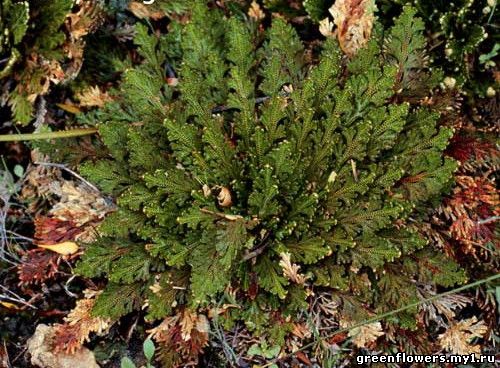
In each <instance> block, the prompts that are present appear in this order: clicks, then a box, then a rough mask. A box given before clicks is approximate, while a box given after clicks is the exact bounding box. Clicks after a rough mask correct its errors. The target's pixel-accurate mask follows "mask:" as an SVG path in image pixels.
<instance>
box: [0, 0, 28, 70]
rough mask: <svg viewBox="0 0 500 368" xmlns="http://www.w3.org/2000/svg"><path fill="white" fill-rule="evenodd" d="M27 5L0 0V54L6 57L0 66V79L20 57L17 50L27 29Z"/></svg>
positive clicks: (9, 0) (25, 3)
mask: <svg viewBox="0 0 500 368" xmlns="http://www.w3.org/2000/svg"><path fill="white" fill-rule="evenodd" d="M28 19H29V6H28V3H27V2H22V3H13V2H12V1H11V0H2V4H1V6H0V29H1V30H2V32H1V34H0V56H1V58H2V59H4V58H5V59H6V61H5V60H4V61H3V62H2V64H3V65H1V66H0V79H2V78H5V77H6V76H7V75H9V74H10V72H11V71H12V68H13V67H14V64H15V63H16V61H17V60H18V59H19V57H20V52H19V50H18V47H19V44H20V43H21V41H22V39H23V37H24V35H25V34H26V30H27V29H28Z"/></svg>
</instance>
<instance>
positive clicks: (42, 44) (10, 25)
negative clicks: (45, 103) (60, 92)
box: [0, 0, 73, 124]
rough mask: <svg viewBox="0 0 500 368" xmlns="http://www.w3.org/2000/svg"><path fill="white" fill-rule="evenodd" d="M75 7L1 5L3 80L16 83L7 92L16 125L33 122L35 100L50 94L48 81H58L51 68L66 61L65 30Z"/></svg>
mask: <svg viewBox="0 0 500 368" xmlns="http://www.w3.org/2000/svg"><path fill="white" fill-rule="evenodd" d="M72 7H73V1H72V0H55V1H43V0H34V1H29V2H28V1H22V2H13V1H11V0H2V2H1V4H0V31H1V34H0V59H2V62H1V63H0V80H1V79H4V78H6V77H11V78H12V77H14V78H15V80H16V83H17V85H16V86H15V88H14V89H13V90H12V91H5V92H7V98H6V100H7V102H8V104H9V105H10V106H11V109H12V112H13V116H14V121H15V122H18V123H22V124H27V123H28V122H29V121H30V120H31V117H32V109H33V107H32V105H33V102H34V99H35V98H36V96H37V95H38V94H43V93H46V90H47V85H48V84H49V83H50V81H49V80H48V79H50V78H54V77H53V76H52V75H51V73H55V71H49V70H50V68H55V64H54V63H57V62H59V61H62V60H63V59H64V55H65V54H64V51H63V48H62V44H63V43H64V42H65V41H66V39H67V36H66V34H65V33H64V31H63V29H61V27H62V26H63V25H64V20H65V19H66V16H67V15H68V14H69V12H70V11H71V8H72ZM21 55H23V57H21ZM14 71H16V72H17V73H16V74H15V75H14ZM57 72H59V71H57ZM61 72H62V70H61Z"/></svg>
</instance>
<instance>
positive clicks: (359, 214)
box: [77, 2, 465, 359]
mask: <svg viewBox="0 0 500 368" xmlns="http://www.w3.org/2000/svg"><path fill="white" fill-rule="evenodd" d="M414 14H415V11H414V9H413V8H411V7H405V8H404V10H403V13H402V15H401V16H400V17H399V18H398V19H397V20H396V23H395V25H394V27H393V28H392V29H391V30H390V31H388V32H387V33H386V34H385V35H384V34H383V33H382V32H381V31H379V29H378V28H375V29H374V30H373V32H372V37H371V39H370V41H369V42H368V43H367V45H366V46H364V47H363V48H361V49H359V50H358V51H357V54H356V55H354V56H352V57H351V59H349V60H348V59H346V57H345V56H343V55H342V52H341V50H340V47H339V45H338V43H337V40H335V39H333V38H331V39H327V40H326V41H325V42H324V43H323V45H322V52H321V55H320V57H319V62H318V63H317V64H316V65H313V66H310V65H307V64H306V62H305V60H306V59H305V55H306V51H305V50H304V46H303V44H302V43H301V41H300V39H299V37H298V35H297V34H296V32H295V31H294V29H293V28H292V27H291V26H290V25H288V24H287V23H286V21H285V20H283V19H280V18H276V19H274V20H273V22H272V26H270V27H269V29H268V30H267V31H266V32H264V33H263V32H262V31H261V29H262V28H261V27H259V25H258V22H259V20H258V19H246V20H241V19H238V18H236V17H233V18H229V19H228V18H225V17H224V16H223V14H222V13H221V12H219V11H218V10H216V9H211V10H208V9H207V8H206V6H205V5H202V4H200V3H198V2H196V3H195V4H194V5H193V12H192V15H191V19H190V21H189V22H188V23H187V24H186V25H184V26H183V28H182V31H179V33H176V35H175V37H172V35H171V34H167V35H162V36H159V35H154V34H149V32H148V29H147V28H146V27H145V26H141V25H138V26H137V34H136V37H135V42H136V44H137V45H138V51H139V54H140V55H141V56H142V57H143V58H144V61H143V63H142V64H141V65H139V66H137V67H135V68H131V69H129V70H128V71H127V72H126V73H125V75H124V78H123V82H122V83H121V85H120V88H119V90H117V91H116V93H115V96H114V97H115V98H114V100H113V101H112V102H110V103H108V104H107V105H106V106H105V107H104V108H102V109H99V110H97V111H96V112H92V113H89V114H88V115H87V116H86V118H85V119H86V122H90V123H92V122H94V124H95V125H96V126H97V128H98V131H99V136H100V139H101V140H102V141H103V142H104V144H105V145H106V147H107V153H106V155H105V156H103V155H101V156H100V157H105V158H101V159H98V160H95V161H87V162H85V163H84V164H83V165H82V166H81V167H80V171H81V173H82V174H83V175H84V176H86V177H87V178H88V180H90V181H91V182H93V183H95V184H96V185H97V186H99V187H100V188H101V190H102V191H103V192H105V193H106V194H110V195H113V196H115V197H116V198H117V203H118V209H117V211H116V212H114V213H112V214H111V215H109V216H108V217H107V218H106V220H105V221H104V223H103V224H102V225H101V226H100V233H101V235H102V236H101V238H100V239H98V240H97V241H96V242H94V243H91V244H89V245H87V247H86V249H85V254H84V256H83V259H82V261H81V262H80V263H79V265H78V267H77V272H78V273H80V274H81V275H84V276H87V277H105V278H106V279H107V280H108V283H107V287H106V288H105V290H104V292H103V293H102V294H100V295H99V296H98V297H97V299H96V302H95V305H94V308H93V313H94V314H96V315H100V316H102V317H109V318H112V319H117V318H119V317H121V316H123V315H125V314H127V313H129V312H132V311H133V310H139V309H141V308H144V309H146V311H147V318H148V319H149V320H155V319H163V318H172V316H173V315H179V314H183V315H184V314H186V313H188V312H184V311H186V310H192V311H193V312H189V313H188V314H193V315H196V313H206V311H207V310H210V313H209V316H212V317H213V316H215V315H217V318H218V323H221V324H222V325H223V326H224V327H225V328H231V326H233V325H234V324H235V323H239V321H245V323H246V326H247V328H248V329H250V330H251V331H255V332H258V333H264V335H265V336H272V337H273V338H274V339H275V341H278V342H280V341H281V342H282V341H283V337H284V334H286V333H287V332H288V331H289V329H287V328H286V326H288V325H287V323H288V322H287V321H290V319H292V320H293V318H295V317H297V316H298V315H299V314H300V313H301V312H302V311H304V310H307V308H308V301H309V300H310V299H311V296H312V295H313V294H314V292H315V290H320V289H326V290H330V292H331V293H333V294H334V295H337V296H338V298H340V299H341V301H342V302H343V306H342V310H341V312H340V313H342V318H343V322H344V323H343V324H344V325H347V326H348V325H355V324H356V323H357V322H359V321H362V320H364V319H366V318H368V317H370V316H371V315H373V313H383V312H387V311H389V310H392V309H397V308H400V307H402V306H404V305H408V304H411V303H415V302H417V301H418V300H419V299H418V295H419V293H418V292H419V289H418V285H420V284H431V285H443V286H451V285H454V284H456V283H461V282H463V281H464V279H465V277H464V273H463V271H462V270H461V269H460V268H459V267H458V266H457V265H456V264H455V263H453V262H452V261H451V260H448V259H447V258H446V257H445V256H444V255H443V254H440V253H437V252H435V251H433V250H432V249H431V247H426V246H425V245H426V241H425V240H424V239H423V238H421V237H420V236H419V235H418V234H417V233H416V232H414V231H412V230H410V227H408V226H406V222H407V220H408V219H410V220H411V221H412V222H415V221H418V219H419V213H420V212H421V211H420V210H419V209H420V208H422V204H424V202H426V201H428V200H430V199H434V198H436V197H437V196H439V194H440V193H441V192H442V191H443V190H444V188H445V187H447V185H448V183H449V180H450V178H451V174H452V172H453V170H455V167H456V165H455V162H454V161H453V160H452V159H447V158H444V157H443V154H442V152H443V150H444V149H445V147H446V145H447V144H448V140H449V139H450V137H451V136H452V131H451V130H450V129H448V128H445V127H441V128H439V127H438V125H437V120H438V118H439V116H438V114H436V113H435V112H433V111H430V110H428V109H427V108H425V107H419V106H413V105H410V104H409V103H408V102H404V98H402V97H401V96H404V92H405V90H408V89H409V88H413V87H412V83H413V82H414V81H419V83H422V81H426V83H427V82H428V85H427V90H428V91H431V90H432V88H433V87H435V83H434V82H432V81H433V80H436V78H432V77H430V76H431V75H432V74H433V73H434V72H433V71H432V70H429V69H427V68H426V67H425V66H422V64H421V58H420V56H421V55H422V53H423V52H424V48H425V41H424V38H423V36H422V29H423V24H422V21H421V20H420V19H418V18H415V17H414ZM174 29H176V28H174ZM200 29H204V32H200ZM179 47H180V48H181V50H182V52H181V53H180V55H182V56H179V54H171V51H170V50H178V48H179ZM166 63H167V64H168V66H169V68H170V66H173V68H175V70H176V72H177V74H178V80H179V83H178V84H176V83H165V75H164V70H165V64H166ZM419 75H420V78H419ZM98 122H99V123H98ZM224 305H226V306H227V305H230V306H232V307H222V306H224ZM415 314H416V308H412V309H409V310H408V309H402V311H401V313H399V314H397V316H393V318H392V319H391V320H390V321H389V322H390V323H397V324H399V325H400V326H401V327H402V328H411V327H415V325H416V321H415V318H414V317H415ZM200 318H201V317H200ZM276 321H279V323H276ZM276 326H278V327H279V331H278V330H277V329H276V328H275V327H276ZM172 354H175V351H174V352H172ZM169 359H171V358H169Z"/></svg>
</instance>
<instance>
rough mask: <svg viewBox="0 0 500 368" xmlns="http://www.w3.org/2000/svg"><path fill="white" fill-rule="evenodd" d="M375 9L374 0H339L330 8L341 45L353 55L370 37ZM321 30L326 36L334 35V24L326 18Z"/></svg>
mask: <svg viewBox="0 0 500 368" xmlns="http://www.w3.org/2000/svg"><path fill="white" fill-rule="evenodd" d="M374 11H375V1H374V0H337V1H335V3H334V4H333V6H332V7H331V8H330V9H329V12H330V14H331V15H332V17H333V23H334V24H335V25H336V27H337V28H336V31H335V33H336V35H337V38H338V40H339V44H340V47H341V48H342V50H343V51H344V52H345V53H346V54H347V56H349V57H352V56H353V55H355V54H356V52H357V51H358V50H359V49H360V48H361V47H363V46H364V45H365V44H366V43H367V42H368V40H369V39H370V36H371V32H372V28H373V21H374V19H375V16H374ZM320 31H321V33H322V34H323V35H324V36H326V37H331V36H333V34H334V33H333V25H331V23H330V21H329V20H328V18H327V19H324V20H323V21H322V22H321V23H320Z"/></svg>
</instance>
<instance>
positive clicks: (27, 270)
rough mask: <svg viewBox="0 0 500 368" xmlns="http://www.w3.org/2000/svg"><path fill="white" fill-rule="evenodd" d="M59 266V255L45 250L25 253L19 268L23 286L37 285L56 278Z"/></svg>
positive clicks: (20, 281)
mask: <svg viewBox="0 0 500 368" xmlns="http://www.w3.org/2000/svg"><path fill="white" fill-rule="evenodd" d="M58 266H59V255H58V254H56V253H52V252H47V251H46V250H45V249H32V250H29V251H27V252H26V253H25V255H24V257H23V260H22V262H21V263H20V264H19V266H18V267H17V272H18V275H19V284H20V285H21V286H25V285H30V284H37V283H42V282H45V281H47V280H49V279H52V278H54V276H55V275H56V274H57V271H58Z"/></svg>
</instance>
